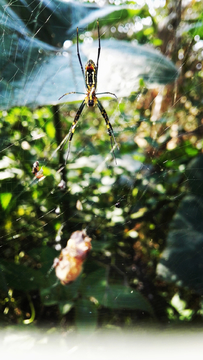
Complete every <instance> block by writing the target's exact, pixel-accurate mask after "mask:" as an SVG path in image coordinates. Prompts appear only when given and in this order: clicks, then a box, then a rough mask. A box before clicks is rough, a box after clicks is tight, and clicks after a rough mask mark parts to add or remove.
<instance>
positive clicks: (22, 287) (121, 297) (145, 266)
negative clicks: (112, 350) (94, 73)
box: [0, 0, 203, 330]
mask: <svg viewBox="0 0 203 360" xmlns="http://www.w3.org/2000/svg"><path fill="white" fill-rule="evenodd" d="M155 3H156V4H155ZM1 4H2V8H1V20H0V21H1V41H0V46H1V52H0V56H1V64H2V66H1V82H0V90H1V105H0V108H1V111H0V115H1V123H0V127H1V133H0V139H1V150H0V156H1V159H0V179H1V182H0V187H1V189H0V207H1V211H0V228H1V235H0V246H1V255H0V270H1V271H0V307H1V315H0V317H1V318H0V320H1V324H2V325H13V324H22V325H23V326H24V327H26V326H28V325H29V324H32V325H34V326H42V325H44V324H48V326H49V327H50V326H51V327H57V326H60V327H65V328H68V329H70V328H73V329H79V330H80V329H84V328H87V327H88V328H91V329H97V328H102V329H106V328H112V327H113V328H115V327H125V328H127V329H129V328H132V327H134V326H135V325H137V324H138V323H139V324H140V323H144V324H148V325H149V324H151V325H152V324H164V325H166V326H167V325H168V324H170V325H179V324H181V325H182V324H185V323H188V322H190V323H191V324H193V325H196V324H202V315H203V302H202V295H203V272H202V269H203V225H202V224H203V222H202V216H203V190H202V189H203V187H202V181H203V156H202V148H203V141H202V133H203V127H202V124H203V104H202V98H203V90H202V78H203V70H202V60H203V40H201V39H202V38H203V15H202V4H201V1H191V2H190V1H188V2H187V4H184V5H183V4H182V3H181V1H172V0H171V1H162V2H161V1H160V2H159V3H157V2H153V1H152V2H145V1H143V2H139V3H136V2H121V1H113V0H112V1H109V2H108V1H105V2H102V3H94V2H90V3H83V2H79V1H77V2H76V1H75V2H68V3H66V2H62V1H56V0H54V1H49V3H47V2H45V1H37V0H35V1H34V2H31V1H29V0H26V2H25V1H22V2H21V1H20V0H18V1H15V2H12V1H11V2H6V1H4V0H1ZM99 5H100V6H99ZM97 19H99V24H100V34H101V56H100V60H101V68H100V67H99V73H98V88H99V91H111V92H115V93H116V95H117V96H118V101H116V99H114V98H110V97H101V102H102V104H103V106H104V107H105V109H106V111H107V113H108V116H109V118H110V121H111V123H112V125H113V129H114V133H115V136H116V139H117V142H118V144H119V147H120V149H119V150H115V155H116V160H117V165H116V164H115V162H114V159H113V157H112V154H111V147H110V142H109V136H108V134H107V131H106V125H105V122H104V119H103V118H102V116H101V114H100V112H99V110H98V109H97V108H95V109H94V110H93V111H92V110H90V109H87V107H86V108H85V109H84V111H83V114H82V116H81V118H80V121H79V123H78V126H77V128H76V131H75V134H74V137H73V140H72V144H71V150H70V158H69V160H68V162H67V165H66V166H65V167H64V157H65V154H66V151H67V146H65V147H64V148H63V149H62V150H58V151H55V150H56V149H57V147H58V146H59V145H60V143H61V141H62V140H63V138H64V136H65V135H66V134H67V133H68V131H69V128H70V126H71V124H72V122H73V119H74V116H75V114H76V111H77V109H78V107H79V105H80V102H81V100H80V101H78V100H79V99H83V98H84V96H80V98H79V97H78V96H77V95H69V96H67V97H66V98H64V99H63V101H64V102H66V103H62V101H58V98H59V97H60V96H61V95H63V93H65V92H69V91H81V92H83V91H84V81H83V79H82V74H81V69H80V65H79V63H78V58H77V54H76V28H77V26H78V27H79V33H80V37H79V39H80V42H81V43H80V45H81V48H80V49H81V58H82V61H83V63H85V61H87V59H88V57H89V53H88V51H89V49H90V48H93V56H94V59H93V60H94V61H96V56H97V46H98V39H97V24H96V20H97ZM93 40H94V41H93ZM140 45H142V46H141V47H140ZM155 49H156V50H155ZM99 83H100V84H102V87H100V85H99ZM105 84H106V86H105ZM35 161H39V165H40V168H41V167H42V169H43V174H44V176H45V178H43V179H40V181H39V180H38V179H36V178H35V177H34V175H33V174H32V166H33V163H34V162H35ZM82 229H86V231H87V234H88V235H89V236H90V237H91V238H92V247H93V248H92V251H91V253H90V254H89V256H88V259H87V260H86V262H85V265H84V269H83V273H82V274H81V275H80V277H79V278H78V279H77V280H76V281H75V282H74V283H72V284H69V285H68V286H63V285H61V284H60V282H59V281H58V279H57V278H56V276H55V272H54V270H53V271H52V264H53V261H54V258H55V257H58V256H59V254H60V250H61V249H62V248H64V247H65V246H66V243H67V240H68V239H69V238H70V235H71V233H72V232H74V231H76V230H82Z"/></svg>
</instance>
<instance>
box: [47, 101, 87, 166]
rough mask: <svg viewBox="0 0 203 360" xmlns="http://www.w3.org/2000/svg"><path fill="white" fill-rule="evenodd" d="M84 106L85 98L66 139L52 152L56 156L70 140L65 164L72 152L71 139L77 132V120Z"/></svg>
mask: <svg viewBox="0 0 203 360" xmlns="http://www.w3.org/2000/svg"><path fill="white" fill-rule="evenodd" d="M84 106H85V100H83V102H82V104H81V105H80V107H79V109H78V111H77V113H76V115H75V119H74V120H73V123H72V125H71V128H70V130H69V132H68V134H67V135H66V136H65V137H64V139H63V140H62V141H61V143H60V145H59V146H58V147H57V148H56V150H55V151H54V153H53V154H52V157H53V156H54V154H55V153H56V152H57V151H58V150H59V149H60V150H61V149H63V148H64V146H65V145H66V143H67V142H68V141H69V144H68V151H67V154H66V157H65V164H66V162H67V160H68V156H69V153H70V143H71V140H72V138H73V134H74V132H75V127H76V125H77V122H78V120H79V118H80V115H81V113H82V111H83V109H84Z"/></svg>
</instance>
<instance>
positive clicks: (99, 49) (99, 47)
mask: <svg viewBox="0 0 203 360" xmlns="http://www.w3.org/2000/svg"><path fill="white" fill-rule="evenodd" d="M97 29H98V41H99V46H98V55H97V71H98V67H99V56H100V51H101V44H100V33H99V21H98V20H97Z"/></svg>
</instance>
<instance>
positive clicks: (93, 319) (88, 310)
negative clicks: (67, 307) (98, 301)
mask: <svg viewBox="0 0 203 360" xmlns="http://www.w3.org/2000/svg"><path fill="white" fill-rule="evenodd" d="M75 323H76V326H77V328H78V330H79V331H87V330H90V331H92V330H94V329H95V328H96V326H97V308H96V306H95V304H93V303H92V302H91V301H89V300H86V299H79V300H78V301H77V302H76V306H75Z"/></svg>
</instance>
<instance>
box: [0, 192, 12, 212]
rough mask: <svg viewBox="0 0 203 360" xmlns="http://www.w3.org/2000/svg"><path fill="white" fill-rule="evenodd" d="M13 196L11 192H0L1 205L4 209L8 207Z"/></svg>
mask: <svg viewBox="0 0 203 360" xmlns="http://www.w3.org/2000/svg"><path fill="white" fill-rule="evenodd" d="M11 198H12V194H11V193H2V194H0V201H1V206H2V208H3V209H4V210H5V209H6V208H7V207H8V204H9V203H10V201H11Z"/></svg>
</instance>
